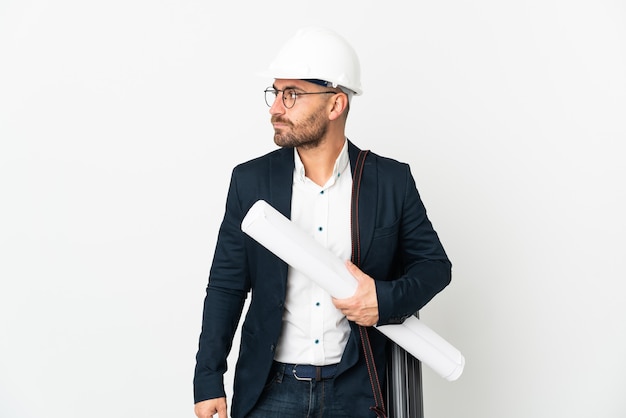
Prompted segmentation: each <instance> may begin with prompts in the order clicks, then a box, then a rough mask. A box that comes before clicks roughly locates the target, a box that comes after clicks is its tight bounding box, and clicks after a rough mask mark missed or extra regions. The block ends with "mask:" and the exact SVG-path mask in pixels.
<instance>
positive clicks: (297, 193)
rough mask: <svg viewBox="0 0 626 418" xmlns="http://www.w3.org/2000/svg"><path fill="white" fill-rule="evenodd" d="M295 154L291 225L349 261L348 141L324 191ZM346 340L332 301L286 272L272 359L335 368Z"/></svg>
mask: <svg viewBox="0 0 626 418" xmlns="http://www.w3.org/2000/svg"><path fill="white" fill-rule="evenodd" d="M294 153H295V169H294V174H293V196H292V201H291V220H292V221H293V222H294V223H295V224H296V225H298V226H299V227H300V228H302V229H303V230H304V231H306V232H308V233H309V234H311V235H312V236H313V237H314V238H315V240H316V241H317V242H319V243H320V244H322V245H323V246H324V247H326V248H328V249H329V250H331V251H332V252H333V253H334V254H335V255H337V256H338V257H339V258H341V259H342V260H348V259H350V251H351V238H350V199H351V192H352V177H351V175H350V159H349V157H348V143H347V141H346V142H345V144H344V147H343V149H342V151H341V153H340V154H339V157H337V161H336V162H335V167H334V170H333V174H332V176H331V177H330V179H328V181H327V182H326V184H325V185H324V186H319V185H317V184H315V183H314V182H313V181H311V180H310V179H308V178H306V176H305V173H304V166H303V164H302V161H301V160H300V156H299V155H298V151H297V150H296V149H294ZM349 334H350V325H349V324H348V320H347V319H346V317H345V316H344V315H343V314H342V313H341V312H340V311H339V310H337V309H336V308H335V306H334V305H333V302H332V298H331V296H330V295H329V294H328V293H327V292H326V291H325V290H324V289H322V288H321V287H319V286H318V285H317V284H315V283H314V282H313V281H312V280H310V279H309V278H308V277H306V276H305V275H303V274H302V273H300V272H299V271H297V270H294V269H292V268H291V267H289V268H288V273H287V298H286V300H285V311H284V314H283V328H282V333H281V336H280V339H279V342H278V346H277V348H276V352H275V356H274V359H275V360H276V361H279V362H282V363H296V364H313V365H316V366H323V365H327V364H334V363H338V362H339V360H340V359H341V356H342V354H343V350H344V348H345V345H346V342H347V340H348V335H349Z"/></svg>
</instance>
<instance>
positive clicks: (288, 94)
mask: <svg viewBox="0 0 626 418" xmlns="http://www.w3.org/2000/svg"><path fill="white" fill-rule="evenodd" d="M278 93H282V94H283V105H285V108H287V109H291V108H292V107H293V106H294V105H295V104H296V99H297V98H298V96H304V95H306V94H337V92H336V91H316V92H311V93H300V92H297V91H295V90H294V89H285V90H277V89H275V88H273V87H268V88H266V89H265V103H266V104H267V105H268V106H269V107H272V105H273V104H274V102H275V101H276V98H277V97H278Z"/></svg>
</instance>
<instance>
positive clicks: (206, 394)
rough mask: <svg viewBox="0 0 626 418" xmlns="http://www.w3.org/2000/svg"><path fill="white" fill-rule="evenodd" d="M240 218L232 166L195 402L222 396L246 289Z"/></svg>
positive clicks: (198, 361) (200, 347)
mask: <svg viewBox="0 0 626 418" xmlns="http://www.w3.org/2000/svg"><path fill="white" fill-rule="evenodd" d="M242 219H243V212H242V209H241V207H240V204H239V201H238V198H237V176H236V170H233V174H232V176H231V182H230V186H229V190H228V196H227V199H226V209H225V214H224V218H223V220H222V223H221V226H220V229H219V233H218V237H217V244H216V247H215V253H214V256H213V262H212V265H211V270H210V273H209V283H208V286H207V289H206V296H205V299H204V310H203V316H202V330H201V333H200V340H199V345H198V352H197V354H196V368H195V373H194V380H193V384H194V399H195V402H196V403H197V402H200V401H203V400H206V399H212V398H216V397H223V396H226V395H225V391H224V379H223V376H224V373H225V372H226V369H227V364H226V359H227V357H228V354H229V352H230V349H231V347H232V341H233V338H234V334H235V331H236V329H237V325H238V323H239V319H240V318H241V313H242V311H243V306H244V302H245V299H246V296H247V293H248V291H249V289H250V283H249V275H248V271H247V267H246V266H247V263H246V262H245V247H244V237H243V232H242V231H241V228H240V225H241V220H242Z"/></svg>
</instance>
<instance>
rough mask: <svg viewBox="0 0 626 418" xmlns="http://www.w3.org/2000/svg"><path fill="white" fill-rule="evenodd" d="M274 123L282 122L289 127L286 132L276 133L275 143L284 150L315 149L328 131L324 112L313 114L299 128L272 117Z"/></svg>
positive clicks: (284, 120)
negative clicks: (296, 148)
mask: <svg viewBox="0 0 626 418" xmlns="http://www.w3.org/2000/svg"><path fill="white" fill-rule="evenodd" d="M272 122H280V123H284V124H286V125H287V126H288V128H287V129H286V132H280V131H274V143H275V144H276V145H278V146H280V147H284V148H295V147H299V148H303V149H311V148H315V147H317V146H318V145H319V144H320V142H321V141H322V138H324V136H325V135H326V132H327V131H328V122H327V121H326V120H325V119H324V118H323V113H322V112H313V113H312V114H311V115H310V116H309V117H307V118H306V119H305V120H304V121H302V122H299V123H298V125H297V126H296V125H294V124H293V123H292V122H291V121H289V120H287V119H283V118H281V117H272Z"/></svg>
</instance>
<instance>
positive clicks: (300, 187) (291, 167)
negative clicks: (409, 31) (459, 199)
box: [194, 27, 451, 418]
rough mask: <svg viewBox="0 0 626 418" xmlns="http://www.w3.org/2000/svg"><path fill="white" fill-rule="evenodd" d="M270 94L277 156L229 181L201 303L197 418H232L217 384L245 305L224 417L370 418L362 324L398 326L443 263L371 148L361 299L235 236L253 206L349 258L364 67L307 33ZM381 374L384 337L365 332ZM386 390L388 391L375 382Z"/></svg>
mask: <svg viewBox="0 0 626 418" xmlns="http://www.w3.org/2000/svg"><path fill="white" fill-rule="evenodd" d="M269 76H270V77H272V78H273V79H274V83H273V85H272V87H269V88H268V89H267V90H266V92H265V94H266V102H267V104H268V106H270V114H271V123H272V125H273V127H274V142H275V143H276V144H277V145H278V146H280V149H278V150H275V151H273V152H270V153H269V154H267V155H264V156H262V157H259V158H256V159H254V160H251V161H248V162H246V163H243V164H240V165H239V166H237V167H236V168H235V169H234V170H233V173H232V177H231V183H230V188H229V192H228V196H227V200H226V211H225V215H224V219H223V221H222V224H221V227H220V231H219V235H218V239H217V245H216V250H215V254H214V259H213V263H212V266H211V271H210V275H209V284H208V287H207V294H206V298H205V303H204V314H203V323H202V332H201V335H200V343H199V350H198V354H197V364H196V371H195V377H194V395H195V402H196V405H195V412H196V415H197V416H198V417H199V418H207V417H212V416H214V415H215V414H217V415H218V417H219V418H226V417H227V402H226V396H225V391H224V383H223V376H224V373H225V371H226V358H227V356H228V353H229V351H230V348H231V345H232V340H233V335H234V333H235V331H236V328H237V325H238V321H239V319H240V316H241V313H242V309H243V306H244V301H245V298H246V296H247V294H248V292H249V291H251V295H252V299H251V302H250V306H249V309H248V313H247V315H246V319H245V321H244V323H243V326H242V330H241V344H240V350H239V358H238V361H237V367H236V369H235V382H234V394H233V400H232V411H231V412H232V417H234V418H243V417H266V418H267V417H270V418H274V417H304V416H315V417H318V416H319V417H335V418H341V417H359V418H361V417H373V416H376V415H375V412H374V411H372V410H371V409H370V407H372V406H373V405H374V398H373V393H372V386H371V384H370V380H369V376H368V369H367V367H366V364H365V355H364V353H363V349H362V347H361V340H360V338H359V331H358V326H359V325H362V326H366V327H370V326H372V325H377V324H378V325H384V324H391V323H401V322H402V321H404V320H405V319H406V318H407V317H408V316H409V315H411V314H413V313H415V312H417V311H418V310H419V309H420V308H422V307H423V306H424V305H425V304H426V303H427V302H428V301H429V300H431V299H432V297H433V296H434V295H436V294H437V293H438V292H440V291H441V290H442V289H443V288H444V287H445V286H447V285H448V283H449V282H450V276H451V264H450V261H449V260H448V258H447V256H446V254H445V251H444V249H443V247H442V245H441V243H440V241H439V239H438V237H437V234H436V232H435V231H434V230H433V228H432V226H431V223H430V221H429V220H428V218H427V216H426V210H425V209H424V206H423V204H422V202H421V200H420V197H419V194H418V192H417V190H416V187H415V182H414V180H413V177H412V175H411V173H410V170H409V167H408V166H407V165H406V164H404V163H400V162H397V161H394V160H391V159H389V158H384V157H381V156H378V155H376V154H374V153H372V152H370V153H369V154H368V156H367V158H366V162H365V166H364V170H363V177H362V181H361V191H360V194H359V196H360V197H359V206H360V210H359V229H360V245H361V263H360V268H358V267H356V266H355V265H354V264H352V263H351V262H349V261H347V262H346V268H347V269H348V270H349V271H350V273H352V275H353V276H354V277H355V279H356V280H357V283H358V287H357V290H356V292H355V294H354V295H353V296H351V297H349V298H347V299H341V300H340V299H333V298H332V297H331V296H330V295H328V294H327V293H326V292H325V291H324V290H322V289H321V288H320V287H319V286H317V285H316V284H315V283H313V281H311V280H309V279H308V278H307V277H306V276H304V275H303V274H302V273H300V272H298V271H296V270H294V269H292V268H291V267H288V266H287V265H286V264H285V263H284V262H283V261H282V260H280V259H279V258H278V257H276V256H274V255H273V254H272V253H270V252H269V251H268V250H266V249H265V248H263V247H262V246H261V245H260V244H258V243H257V242H255V241H254V240H253V239H251V238H250V237H248V236H246V235H245V234H244V233H243V232H242V231H241V221H242V219H243V218H244V216H245V215H246V213H247V211H248V209H249V208H250V207H251V206H252V205H253V204H254V203H255V202H256V201H257V200H259V199H263V200H265V201H267V202H268V203H269V204H271V205H272V206H273V207H274V208H276V209H277V210H278V211H280V212H282V213H283V214H284V215H285V216H287V217H288V218H290V219H291V220H292V222H294V223H295V224H296V225H297V226H299V227H300V228H302V229H304V230H305V231H306V232H308V233H310V234H311V235H313V236H314V237H315V239H316V240H317V241H318V242H320V243H321V244H322V245H324V246H325V247H326V248H328V249H330V250H331V251H332V252H333V253H335V254H336V255H337V256H339V257H341V258H342V259H345V260H349V259H350V254H351V244H352V243H351V235H350V228H351V225H350V202H351V188H352V173H351V171H352V170H353V168H354V165H355V162H356V158H357V154H358V152H359V149H358V148H357V147H356V146H355V145H354V144H353V143H352V142H350V141H349V140H348V139H347V138H346V136H345V126H346V120H347V116H348V111H349V108H350V101H351V100H352V96H353V95H359V94H361V83H360V66H359V61H358V58H357V56H356V54H355V52H354V50H353V49H352V47H351V46H350V45H349V44H348V43H347V42H346V41H345V40H344V39H343V38H342V37H340V36H339V35H338V34H336V33H335V32H333V31H330V30H327V29H322V28H313V27H310V28H305V29H303V30H301V31H299V32H298V33H297V34H296V35H295V36H294V37H293V38H292V39H290V40H289V41H288V42H287V43H286V44H285V46H284V47H283V48H282V49H281V51H280V52H279V54H278V56H277V58H276V59H275V61H274V62H273V63H272V65H271V66H270V69H269ZM369 335H370V341H371V346H372V351H373V353H374V358H375V365H376V369H377V374H378V377H379V378H381V379H383V378H384V376H385V373H384V370H385V360H386V352H385V350H386V348H387V345H388V344H387V342H388V340H387V339H386V337H385V336H383V335H382V334H380V333H379V332H378V331H376V330H370V332H369ZM381 384H383V385H384V382H383V383H381Z"/></svg>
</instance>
